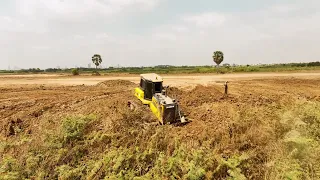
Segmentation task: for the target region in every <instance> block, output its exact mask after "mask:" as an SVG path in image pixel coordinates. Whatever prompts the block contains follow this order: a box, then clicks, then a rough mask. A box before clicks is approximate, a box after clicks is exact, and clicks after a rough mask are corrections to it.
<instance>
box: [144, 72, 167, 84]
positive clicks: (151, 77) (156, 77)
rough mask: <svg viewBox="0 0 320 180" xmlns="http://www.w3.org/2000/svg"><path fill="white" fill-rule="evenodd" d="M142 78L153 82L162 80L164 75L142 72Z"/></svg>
mask: <svg viewBox="0 0 320 180" xmlns="http://www.w3.org/2000/svg"><path fill="white" fill-rule="evenodd" d="M141 78H143V79H145V80H148V81H152V82H162V81H163V80H162V77H161V76H159V75H158V74H155V73H148V74H141Z"/></svg>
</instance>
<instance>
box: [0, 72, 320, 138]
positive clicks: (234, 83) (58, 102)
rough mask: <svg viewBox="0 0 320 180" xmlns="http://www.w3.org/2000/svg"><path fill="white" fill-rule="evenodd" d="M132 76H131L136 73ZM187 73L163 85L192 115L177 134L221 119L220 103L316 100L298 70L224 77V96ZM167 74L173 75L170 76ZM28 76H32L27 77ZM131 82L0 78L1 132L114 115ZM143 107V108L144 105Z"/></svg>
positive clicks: (316, 91)
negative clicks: (196, 82)
mask: <svg viewBox="0 0 320 180" xmlns="http://www.w3.org/2000/svg"><path fill="white" fill-rule="evenodd" d="M295 76H297V75H295ZM298 76H301V75H298ZM132 78H133V79H134V81H136V80H135V79H137V78H136V77H132ZM190 78H191V77H190ZM192 78H193V79H201V80H200V82H199V85H196V86H194V87H189V86H184V87H185V88H180V89H179V88H177V87H175V85H177V84H179V85H182V84H180V82H182V81H184V80H182V79H183V78H181V79H180V78H178V79H176V81H177V82H176V84H174V85H173V86H172V87H170V89H169V90H168V93H169V94H171V95H172V96H174V97H177V98H178V100H179V101H180V103H181V106H182V108H183V110H184V112H185V113H186V114H188V116H189V118H191V119H192V120H193V123H190V124H189V125H188V126H187V127H183V128H178V129H179V130H181V133H183V134H194V135H196V134H197V133H200V132H201V131H202V130H201V128H208V127H209V126H208V125H209V124H214V125H216V124H217V123H218V124H219V123H223V121H225V120H226V118H227V117H225V114H227V113H225V112H224V111H227V110H226V109H224V108H221V107H223V106H225V105H226V104H232V105H236V106H238V107H239V108H241V107H245V106H246V105H248V104H251V105H256V106H273V105H277V104H279V103H281V102H282V101H291V100H293V99H307V100H315V101H319V100H320V77H318V76H312V75H310V76H305V75H303V78H304V79H302V78H295V77H277V78H264V79H260V78H259V79H258V80H254V79H253V80H237V79H234V80H231V82H230V83H229V96H228V97H224V96H223V92H224V86H223V84H222V83H216V81H214V82H213V84H209V85H204V83H203V81H206V82H208V81H207V80H204V79H206V78H211V76H203V77H192ZM167 79H169V81H173V80H172V79H170V77H168V78H167ZM59 80H63V79H59ZM101 80H102V79H101ZM6 81H8V80H6ZM12 81H14V80H12ZM33 81H37V80H36V79H33ZM179 81H180V82H179ZM185 81H187V80H185ZM210 82H211V81H210ZM15 83H17V82H15ZM191 85H192V84H191ZM136 86H137V84H135V83H133V82H131V81H127V80H109V81H104V82H100V83H98V84H96V85H92V86H87V85H75V86H52V85H51V84H50V83H49V84H48V85H35V84H33V83H31V84H28V85H18V84H15V85H8V86H4V85H3V84H2V86H1V87H0V119H1V121H0V127H1V129H0V131H1V135H2V136H3V137H10V135H12V134H14V132H13V131H14V130H13V129H14V126H19V127H21V128H19V129H24V131H27V132H29V133H38V132H39V131H41V130H40V129H39V128H44V127H42V126H41V124H42V123H43V122H44V121H59V120H60V119H61V118H62V117H65V116H67V115H72V114H74V115H77V114H90V113H93V114H97V115H99V116H100V117H101V118H103V119H105V123H108V119H110V118H112V116H117V115H118V113H121V111H123V110H124V109H126V108H127V101H128V100H132V99H135V97H134V96H133V89H134V87H136ZM182 86H183V85H182ZM146 113H149V112H148V111H146ZM150 115H151V113H150ZM199 127H201V128H199ZM217 127H218V126H215V128H217ZM184 131H185V132H184Z"/></svg>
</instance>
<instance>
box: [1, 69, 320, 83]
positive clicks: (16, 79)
mask: <svg viewBox="0 0 320 180" xmlns="http://www.w3.org/2000/svg"><path fill="white" fill-rule="evenodd" d="M163 77H164V81H165V83H166V84H167V85H170V86H180V87H181V86H190V85H192V86H194V85H199V84H201V85H207V84H212V83H217V82H218V83H219V82H221V81H226V80H228V81H236V80H252V79H265V78H283V77H295V78H302V79H305V78H308V79H310V78H319V77H320V72H318V71H311V72H303V73H301V72H300V73H237V74H221V75H217V74H207V75H199V74H188V75H163ZM116 79H119V80H128V81H132V82H135V83H138V82H139V75H129V74H127V75H124V74H118V75H105V76H89V75H83V76H77V77H75V76H66V75H60V74H38V75H37V74H35V75H0V86H8V85H17V84H36V85H38V84H42V85H66V86H67V85H95V84H97V83H99V82H102V81H107V80H116Z"/></svg>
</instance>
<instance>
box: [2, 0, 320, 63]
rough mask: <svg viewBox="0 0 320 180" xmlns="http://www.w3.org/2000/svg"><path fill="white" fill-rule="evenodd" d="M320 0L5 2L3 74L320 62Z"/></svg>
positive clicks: (81, 0) (67, 0)
mask: <svg viewBox="0 0 320 180" xmlns="http://www.w3.org/2000/svg"><path fill="white" fill-rule="evenodd" d="M319 45H320V0H242V1H240V0H1V1H0V55H1V56H0V69H8V67H9V66H10V67H11V68H13V67H15V66H16V67H19V68H33V67H34V68H48V67H57V66H60V67H74V66H88V64H89V63H90V62H91V57H92V55H93V54H95V53H98V54H101V55H102V58H103V61H104V62H103V66H104V67H105V66H115V65H118V64H119V65H120V66H148V65H158V64H169V65H211V64H213V61H212V58H211V55H212V53H213V51H215V50H221V51H223V52H224V54H225V63H230V64H233V63H235V64H259V63H285V62H309V61H319V60H320V46H319Z"/></svg>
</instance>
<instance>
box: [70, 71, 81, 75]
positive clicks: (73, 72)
mask: <svg viewBox="0 0 320 180" xmlns="http://www.w3.org/2000/svg"><path fill="white" fill-rule="evenodd" d="M71 73H72V75H74V76H78V75H79V74H80V72H79V69H72V71H71Z"/></svg>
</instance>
